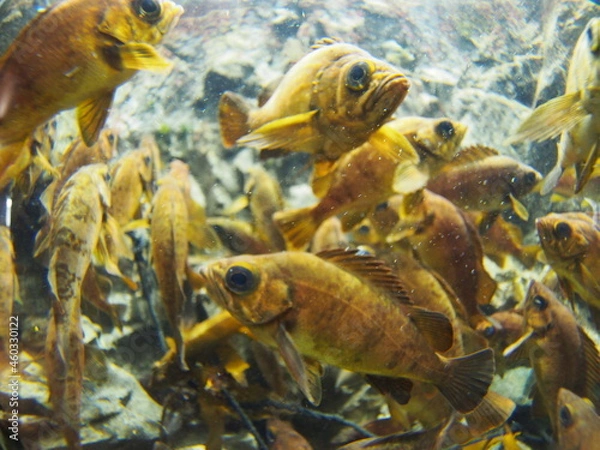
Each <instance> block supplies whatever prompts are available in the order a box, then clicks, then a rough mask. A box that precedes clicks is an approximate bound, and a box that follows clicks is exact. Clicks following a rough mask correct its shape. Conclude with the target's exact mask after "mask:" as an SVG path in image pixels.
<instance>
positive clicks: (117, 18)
mask: <svg viewBox="0 0 600 450" xmlns="http://www.w3.org/2000/svg"><path fill="white" fill-rule="evenodd" d="M182 14H183V8H182V7H181V6H179V5H177V4H176V3H174V2H172V1H170V0H110V1H108V2H107V7H106V9H105V11H104V16H103V19H102V22H101V23H100V24H99V25H98V29H99V31H100V32H101V33H103V34H105V35H108V36H110V37H112V38H114V39H116V40H117V41H119V42H121V43H123V44H126V43H130V42H141V43H146V44H158V43H159V42H160V41H162V39H163V37H164V35H165V34H166V33H168V32H169V30H171V28H173V27H174V26H175V25H176V24H177V22H178V20H179V17H180V16H181V15H182Z"/></svg>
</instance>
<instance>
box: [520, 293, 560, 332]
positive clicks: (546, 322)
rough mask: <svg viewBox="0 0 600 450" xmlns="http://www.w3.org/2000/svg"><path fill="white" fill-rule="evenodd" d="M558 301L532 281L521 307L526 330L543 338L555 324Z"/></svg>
mask: <svg viewBox="0 0 600 450" xmlns="http://www.w3.org/2000/svg"><path fill="white" fill-rule="evenodd" d="M558 304H559V302H558V300H557V299H556V297H555V296H554V294H553V293H552V291H550V289H548V288H547V287H546V286H544V285H543V284H542V283H539V282H537V281H532V282H531V284H530V285H529V290H528V292H527V297H526V298H525V304H524V307H523V315H524V317H525V323H526V328H527V329H528V330H529V331H530V332H532V333H533V335H535V336H537V337H543V336H544V335H545V334H546V332H547V331H548V330H550V329H551V328H552V327H553V326H554V324H555V323H556V314H557V313H558V312H559V311H557V309H558V308H557V305H558Z"/></svg>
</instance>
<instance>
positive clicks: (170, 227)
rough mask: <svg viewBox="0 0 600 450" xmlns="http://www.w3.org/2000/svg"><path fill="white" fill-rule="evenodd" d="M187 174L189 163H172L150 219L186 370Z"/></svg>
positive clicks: (159, 274)
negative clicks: (184, 332)
mask: <svg viewBox="0 0 600 450" xmlns="http://www.w3.org/2000/svg"><path fill="white" fill-rule="evenodd" d="M188 174H189V170H188V168H187V165H185V164H183V163H181V162H180V161H173V162H172V163H171V173H169V174H167V175H165V176H164V177H162V178H161V179H160V180H159V182H158V184H159V186H158V190H157V191H156V194H155V195H154V198H153V200H152V212H151V219H150V249H151V258H152V266H153V267H154V271H155V272H156V279H157V281H158V289H159V292H160V297H161V300H162V302H163V305H164V306H165V310H166V312H167V318H168V320H169V323H170V325H171V332H172V333H173V335H174V338H175V343H176V345H177V352H178V356H179V364H180V366H181V368H183V369H187V364H186V363H185V353H184V342H183V331H182V327H183V323H182V320H183V318H182V312H183V306H184V303H185V299H186V296H187V294H186V289H187V287H186V283H187V276H186V271H187V258H188V245H189V240H188V220H189V213H188V208H187V203H186V197H185V194H184V191H185V189H186V188H185V183H186V177H187V175H188ZM183 175H185V177H184V176H183ZM182 187H183V190H182Z"/></svg>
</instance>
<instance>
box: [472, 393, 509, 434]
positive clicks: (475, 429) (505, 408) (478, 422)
mask: <svg viewBox="0 0 600 450" xmlns="http://www.w3.org/2000/svg"><path fill="white" fill-rule="evenodd" d="M515 407H516V405H515V402H513V401H512V400H511V399H509V398H507V397H504V396H502V395H500V394H497V393H496V392H493V391H489V392H488V393H487V394H486V396H485V397H483V400H482V401H481V403H480V404H479V406H478V407H477V408H475V409H474V410H473V411H471V412H470V413H469V414H467V415H466V416H465V419H466V420H467V424H468V425H469V432H470V433H471V435H472V436H473V437H477V436H481V435H482V434H484V433H487V432H488V431H490V430H493V429H495V428H498V427H499V426H501V425H502V424H503V423H504V422H506V421H507V420H508V418H509V417H510V415H511V414H512V413H513V411H514V410H515Z"/></svg>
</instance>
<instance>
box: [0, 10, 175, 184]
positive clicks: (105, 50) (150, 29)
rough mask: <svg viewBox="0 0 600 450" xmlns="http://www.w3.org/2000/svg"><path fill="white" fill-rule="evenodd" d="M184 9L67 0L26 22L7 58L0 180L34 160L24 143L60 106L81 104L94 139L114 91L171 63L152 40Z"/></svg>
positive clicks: (1, 91) (81, 117) (1, 63)
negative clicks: (144, 72) (142, 72)
mask: <svg viewBox="0 0 600 450" xmlns="http://www.w3.org/2000/svg"><path fill="white" fill-rule="evenodd" d="M182 12H183V9H182V8H181V7H180V6H178V5H175V4H174V3H172V2H171V1H168V0H151V1H145V0H135V1H133V2H132V1H129V0H103V1H94V0H64V1H62V2H60V3H57V4H56V5H54V6H52V7H51V8H48V9H47V10H45V11H44V12H42V13H40V14H39V15H38V16H37V17H36V18H35V19H34V20H33V21H32V22H31V23H30V24H29V25H27V26H26V27H25V28H24V29H23V30H22V31H21V33H20V34H19V35H18V36H17V38H16V39H15V41H14V42H13V44H12V45H11V47H10V48H9V49H8V50H7V52H6V53H5V54H4V56H3V57H2V58H1V59H0V146H1V147H0V168H2V172H1V173H0V186H5V185H7V184H8V182H10V180H11V179H12V178H14V177H15V176H16V175H18V173H19V172H20V171H21V170H22V169H23V168H24V167H26V165H27V164H28V156H27V154H26V152H23V151H22V149H21V147H22V143H23V141H24V140H25V139H26V138H27V137H28V136H29V135H30V133H31V132H32V131H33V130H34V129H35V127H37V126H38V125H41V124H42V123H44V122H46V121H47V120H48V119H50V118H51V117H52V116H53V115H54V114H56V113H58V112H59V111H62V110H65V109H70V108H74V107H78V111H77V117H78V122H79V127H80V131H81V135H82V137H83V140H84V142H85V143H86V144H87V145H91V144H92V143H93V142H94V141H95V140H96V138H97V136H98V133H99V131H100V129H101V128H102V126H103V124H104V121H105V119H106V116H107V114H108V109H109V107H110V105H111V103H112V99H113V95H114V91H115V89H116V88H117V87H118V86H119V85H120V84H122V83H124V82H125V81H127V80H128V79H129V78H131V77H132V76H133V75H134V74H135V73H136V71H138V70H140V69H165V68H168V67H169V63H168V62H167V61H165V60H164V59H163V58H162V57H160V56H159V55H158V53H157V52H156V50H155V49H154V47H153V45H155V44H157V43H159V42H160V41H161V40H162V38H163V36H164V34H165V33H166V32H167V31H169V29H170V28H171V27H172V26H174V25H175V23H176V22H177V20H178V18H179V16H180V15H181V14H182Z"/></svg>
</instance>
